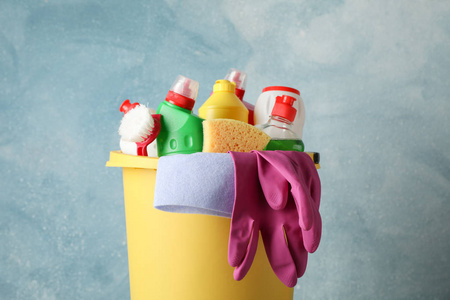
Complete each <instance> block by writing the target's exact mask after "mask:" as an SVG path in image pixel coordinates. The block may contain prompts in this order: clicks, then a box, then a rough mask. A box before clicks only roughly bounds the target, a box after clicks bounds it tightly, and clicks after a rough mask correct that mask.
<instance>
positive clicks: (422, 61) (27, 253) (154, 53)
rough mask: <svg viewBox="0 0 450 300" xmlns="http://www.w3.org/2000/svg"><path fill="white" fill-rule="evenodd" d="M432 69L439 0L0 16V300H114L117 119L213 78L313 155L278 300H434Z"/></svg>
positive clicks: (443, 106)
mask: <svg viewBox="0 0 450 300" xmlns="http://www.w3.org/2000/svg"><path fill="white" fill-rule="evenodd" d="M449 54H450V2H449V1H388V0H383V1H371V2H366V1H356V0H353V1H350V0H349V1H339V2H338V1H312V0H309V1H306V0H305V1H295V2H294V1H291V2H289V1H256V0H253V1H245V2H244V1H234V0H231V1H223V2H214V3H213V2H207V1H189V3H188V1H176V0H167V1H165V2H156V1H133V2H126V1H118V0H114V1H86V0H70V1H56V0H45V1H36V0H33V1H32V0H30V1H13V0H10V1H9V0H1V1H0V105H1V108H0V170H1V179H0V190H1V194H0V299H1V300H3V299H5V300H8V299H128V298H129V285H128V265H127V250H126V233H125V219H124V208H123V191H122V174H121V172H120V170H119V169H110V168H106V167H105V162H106V161H107V160H108V155H109V151H110V150H116V149H118V148H119V136H118V134H117V129H118V126H119V122H120V119H121V113H120V112H119V111H118V107H119V105H120V104H121V103H122V101H123V100H125V99H127V98H130V99H132V100H133V101H139V102H142V103H144V104H148V105H149V106H150V107H154V108H156V107H157V105H158V103H159V102H160V101H162V100H163V99H164V96H165V94H166V93H167V90H168V89H169V88H170V85H171V84H172V82H173V80H174V79H175V78H176V76H177V75H178V74H183V75H185V76H187V77H190V78H193V79H195V80H197V81H199V82H200V91H199V96H198V98H197V103H196V108H195V109H198V107H200V105H201V104H202V103H203V102H204V101H205V100H206V98H207V97H208V95H209V93H210V91H211V88H212V85H213V83H214V81H215V80H216V79H219V78H222V77H223V76H224V75H225V73H226V72H227V71H228V68H230V67H235V68H240V69H243V70H245V71H246V72H247V73H248V80H249V81H248V85H247V93H246V97H245V98H246V100H247V101H249V102H252V103H255V101H256V99H257V97H258V95H259V94H260V92H261V90H262V88H263V87H265V86H268V85H288V86H292V87H296V88H298V89H300V91H301V93H302V97H303V99H304V101H305V106H306V125H305V129H304V142H305V145H306V149H307V150H314V151H319V152H321V154H322V167H323V168H322V169H321V170H320V175H321V178H322V184H323V197H322V206H321V212H322V215H323V222H324V232H323V239H322V244H321V246H320V247H319V249H318V251H317V252H316V253H315V254H313V255H311V256H310V261H309V266H308V269H307V271H306V275H305V276H304V277H303V278H302V279H300V280H299V283H298V285H297V286H296V288H295V299H449V298H450V261H449V257H448V255H449V253H450V232H449V222H450V221H449V220H450V203H449V201H450V150H449V149H450V121H449V118H448V113H449V109H450V99H449V98H450V96H449V95H450V83H449V82H450V55H449ZM180 280H183V279H182V278H180Z"/></svg>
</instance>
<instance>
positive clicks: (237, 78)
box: [225, 68, 255, 125]
mask: <svg viewBox="0 0 450 300" xmlns="http://www.w3.org/2000/svg"><path fill="white" fill-rule="evenodd" d="M225 79H226V80H228V81H230V82H234V83H236V91H235V94H236V96H237V97H238V98H239V100H241V101H242V103H244V106H245V107H246V108H247V109H248V124H250V125H255V120H254V111H255V106H254V105H253V104H250V103H248V102H246V101H244V94H245V86H246V85H247V74H246V73H245V72H243V71H240V70H238V69H233V68H231V69H230V70H229V71H228V73H227V75H226V76H225Z"/></svg>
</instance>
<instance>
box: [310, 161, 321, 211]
mask: <svg viewBox="0 0 450 300" xmlns="http://www.w3.org/2000/svg"><path fill="white" fill-rule="evenodd" d="M315 171H316V172H315V173H313V174H312V175H311V176H310V178H311V184H310V188H309V189H310V192H311V197H312V200H313V201H314V203H315V205H316V206H317V209H319V206H320V196H321V183H320V178H319V174H318V173H317V170H315Z"/></svg>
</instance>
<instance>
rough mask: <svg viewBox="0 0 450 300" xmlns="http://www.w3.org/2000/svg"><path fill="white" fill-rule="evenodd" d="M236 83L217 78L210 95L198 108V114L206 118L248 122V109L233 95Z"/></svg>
mask: <svg viewBox="0 0 450 300" xmlns="http://www.w3.org/2000/svg"><path fill="white" fill-rule="evenodd" d="M235 90H236V84H235V83H234V82H230V81H228V80H226V79H222V80H217V81H216V83H215V84H214V88H213V93H212V95H211V96H210V97H209V98H208V100H206V102H205V103H203V105H202V106H201V107H200V108H199V110H198V113H199V116H200V117H201V118H203V119H206V120H211V119H234V120H238V121H242V122H245V123H248V109H247V108H246V107H245V105H244V104H243V103H242V101H241V100H239V98H238V97H237V96H236V95H235Z"/></svg>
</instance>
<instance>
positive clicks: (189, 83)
mask: <svg viewBox="0 0 450 300" xmlns="http://www.w3.org/2000/svg"><path fill="white" fill-rule="evenodd" d="M170 90H171V91H172V92H175V93H177V94H180V95H182V96H184V97H187V98H190V99H193V100H195V98H197V93H198V82H197V81H195V80H193V79H190V78H187V77H184V76H182V75H178V77H177V79H176V80H175V82H174V83H173V84H172V87H171V88H170Z"/></svg>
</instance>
